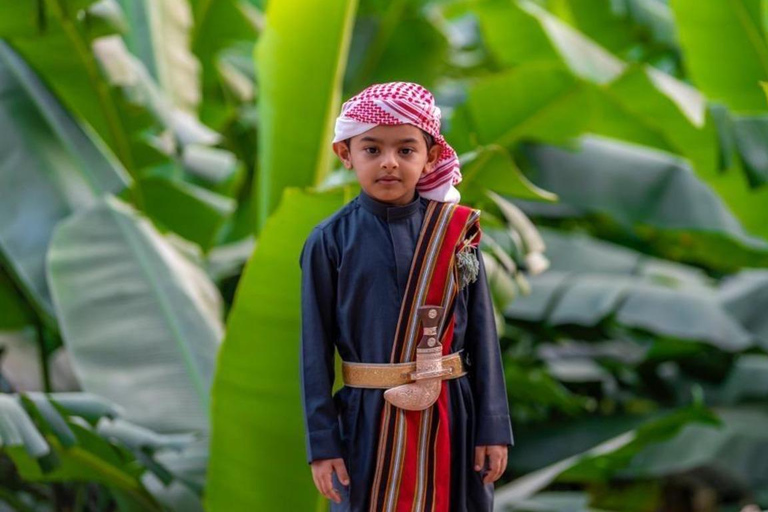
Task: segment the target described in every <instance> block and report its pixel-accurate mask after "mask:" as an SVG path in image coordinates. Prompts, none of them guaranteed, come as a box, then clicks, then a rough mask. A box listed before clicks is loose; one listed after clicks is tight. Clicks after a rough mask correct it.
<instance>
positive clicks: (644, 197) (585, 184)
mask: <svg viewBox="0 0 768 512" xmlns="http://www.w3.org/2000/svg"><path fill="white" fill-rule="evenodd" d="M525 153H526V156H527V158H528V160H529V162H530V164H531V166H532V167H533V171H532V174H533V181H534V182H535V183H536V184H537V185H539V186H540V187H543V188H545V189H547V190H550V191H552V192H554V193H556V194H558V195H559V197H560V199H561V203H562V204H565V205H569V206H571V207H573V208H575V209H576V211H571V212H564V213H563V214H561V213H559V212H558V210H557V207H556V206H552V207H549V206H547V205H544V204H538V203H536V204H530V205H527V206H524V210H525V211H527V212H528V213H529V214H532V215H534V216H541V217H550V218H558V217H563V216H565V217H570V218H573V217H579V216H582V215H584V214H591V215H603V216H606V217H609V218H610V219H612V220H613V221H614V222H617V223H618V224H619V225H620V227H621V229H622V236H626V235H625V233H626V230H632V231H633V232H634V233H636V236H637V237H639V238H641V239H644V240H647V243H650V244H652V245H653V246H654V247H655V248H656V250H657V251H659V253H660V254H661V255H663V256H666V257H669V258H672V259H675V260H681V259H683V260H687V261H691V262H695V263H697V264H702V265H707V266H710V267H713V268H716V269H720V270H726V271H728V270H733V269H736V268H739V267H741V266H747V265H749V266H757V265H764V264H766V263H768V242H766V241H765V240H763V239H760V238H756V237H754V236H751V235H750V234H749V233H747V232H746V231H745V230H744V228H743V227H742V225H741V224H740V223H739V220H744V219H743V215H740V214H748V215H751V216H756V217H762V219H763V222H764V223H765V222H766V221H768V215H767V214H766V213H765V211H764V210H763V211H756V212H753V211H749V212H747V210H746V208H742V207H740V208H738V209H737V210H736V211H735V213H736V214H737V216H738V217H739V218H738V220H737V218H736V217H735V216H734V214H733V213H731V211H730V210H729V209H728V207H727V205H726V204H723V201H722V199H721V198H720V197H718V195H717V194H716V193H714V192H713V190H712V189H711V188H710V187H709V186H707V185H706V184H705V183H702V182H701V180H699V179H698V178H697V176H696V175H695V174H694V173H693V170H692V169H691V167H690V166H688V165H687V164H686V163H685V162H683V161H681V160H680V159H679V158H675V157H672V156H671V155H665V154H662V153H659V152H658V151H652V150H649V149H647V148H642V147H637V146H635V145H630V144H625V143H620V142H618V141H612V140H606V139H601V138H595V137H585V138H582V139H581V140H580V143H579V148H578V151H566V150H563V149H560V148H555V147H551V146H545V145H541V144H536V145H530V146H528V147H527V148H526V151H525ZM732 177H733V178H734V179H738V180H740V178H739V177H738V176H733V175H732ZM750 204H751V203H750ZM755 234H760V235H765V234H768V231H766V230H765V227H764V226H763V229H762V231H760V232H758V233H755ZM662 237H663V238H662Z"/></svg>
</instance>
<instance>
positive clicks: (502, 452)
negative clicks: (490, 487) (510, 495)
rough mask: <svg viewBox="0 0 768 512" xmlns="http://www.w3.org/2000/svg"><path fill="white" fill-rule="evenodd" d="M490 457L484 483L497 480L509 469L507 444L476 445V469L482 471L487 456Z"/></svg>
mask: <svg viewBox="0 0 768 512" xmlns="http://www.w3.org/2000/svg"><path fill="white" fill-rule="evenodd" d="M486 457H488V459H489V461H488V473H487V474H486V475H485V478H483V483H484V484H489V483H491V482H495V481H496V480H498V479H499V477H500V476H501V475H502V473H504V470H505V469H507V445H505V444H493V445H489V446H476V447H475V471H482V469H483V468H484V467H485V458H486Z"/></svg>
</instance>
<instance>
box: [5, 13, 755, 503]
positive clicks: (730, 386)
mask: <svg viewBox="0 0 768 512" xmlns="http://www.w3.org/2000/svg"><path fill="white" fill-rule="evenodd" d="M763 18H764V5H763V3H762V2H761V1H760V0H738V1H733V2H693V1H691V0H670V1H669V2H667V1H666V0H589V1H587V0H433V1H427V0H419V1H408V2H406V1H397V0H396V1H392V2H384V1H381V0H361V1H360V2H357V1H353V0H333V1H330V2H316V1H308V0H295V1H286V2H269V3H267V2H265V1H259V0H217V1H215V2H214V1H212V0H161V1H155V2H153V1H149V0H99V1H94V0H41V1H39V2H12V1H10V0H0V131H1V132H2V134H3V137H2V138H0V149H1V150H0V347H2V350H0V392H2V394H0V474H2V478H0V509H2V510H5V509H10V510H184V511H188V510H192V511H193V510H202V509H203V506H204V505H205V508H207V509H209V510H232V509H233V507H247V508H252V509H254V510H262V509H264V510H271V509H286V510H288V509H290V510H318V509H323V508H324V507H326V506H327V504H326V503H325V502H324V501H323V500H320V499H319V498H318V495H317V493H316V491H315V489H314V486H313V485H312V481H311V478H310V476H309V470H308V468H307V465H306V462H305V459H304V453H303V446H304V441H303V430H302V429H303V424H302V420H301V409H300V398H299V391H298V387H297V385H296V379H295V378H294V377H293V375H294V374H293V373H292V372H293V370H291V368H295V367H296V365H297V357H296V356H297V349H298V340H299V321H300V317H299V311H298V304H299V303H298V297H299V275H300V274H299V268H298V251H299V250H300V246H301V243H302V242H303V240H304V238H305V237H306V235H307V234H308V232H309V230H310V229H311V228H312V227H313V226H314V225H315V224H316V223H317V222H319V221H320V220H322V219H323V218H325V217H326V216H328V215H330V214H331V213H332V212H333V211H335V210H336V209H337V208H338V207H340V206H341V205H342V204H344V203H345V202H347V201H349V200H350V199H352V198H353V197H354V195H356V194H357V192H358V190H359V188H358V186H357V184H356V181H355V178H354V175H353V174H351V173H350V172H349V171H346V170H345V169H343V168H342V167H341V166H340V165H338V162H336V160H335V159H334V157H333V154H332V153H331V151H330V143H329V141H330V139H331V134H332V127H333V125H332V123H333V119H334V118H335V116H336V115H337V111H338V109H339V107H340V105H341V101H343V100H344V99H346V98H348V97H349V96H351V95H353V94H355V93H356V92H358V91H359V90H360V89H362V88H363V87H365V86H367V85H369V84H370V83H373V82H383V81H394V80H403V81H416V82H419V83H421V84H423V85H424V86H426V87H427V88H429V89H430V90H432V91H433V92H434V93H435V95H436V98H437V101H438V104H439V105H440V107H441V109H442V111H443V132H444V133H445V135H446V137H447V139H448V140H449V141H450V142H451V144H452V145H453V146H454V147H455V148H456V150H457V152H458V153H459V156H460V159H461V162H462V170H463V173H464V181H463V182H462V184H461V185H460V191H461V192H462V197H463V199H462V202H464V203H465V204H470V205H472V206H475V207H477V208H481V209H483V211H484V217H483V218H484V220H483V225H484V231H485V236H484V237H483V249H484V257H485V259H486V262H487V268H488V271H489V278H490V280H491V286H492V290H493V296H494V302H495V309H496V313H497V323H498V326H499V333H500V343H501V346H502V350H503V355H504V366H505V373H506V379H507V386H508V393H509V399H510V408H511V412H512V414H513V428H514V430H515V434H516V435H515V437H516V445H515V447H513V449H512V450H511V452H510V462H509V467H508V469H507V472H506V474H505V476H504V477H503V478H502V480H501V481H499V482H498V483H497V486H498V489H497V508H498V509H499V510H518V511H523V510H526V511H527V510H531V511H533V510H536V511H543V510H555V511H560V510H574V511H576V510H598V509H599V510H615V511H625V510H626V511H629V510H631V511H657V510H664V511H667V510H668V511H672V510H706V511H709V510H739V509H740V508H741V507H743V506H744V505H746V504H749V503H756V504H758V505H760V506H762V507H768V482H767V481H766V477H765V475H767V474H768V468H766V466H765V464H766V463H765V460H768V458H766V457H765V453H766V449H768V439H766V437H765V435H764V432H763V430H764V429H762V426H761V425H762V424H763V421H766V418H765V406H766V403H768V377H766V376H767V375H768V354H766V349H768V324H766V320H765V313H764V312H765V310H766V307H768V271H766V267H768V228H767V226H768V208H766V207H765V205H766V204H768V195H767V194H768V188H766V183H767V182H768V179H767V178H768V143H767V142H766V141H767V140H768V139H767V138H766V133H768V129H767V128H766V126H768V125H767V124H766V119H768V117H766V116H768V101H767V100H766V94H765V91H764V90H763V86H764V84H765V83H766V82H768V76H767V75H768V45H767V44H766V27H765V23H764V19H763ZM531 221H533V224H532V223H531ZM534 225H535V226H536V227H534ZM209 469H210V471H209ZM235 504H236V505H235ZM246 504H247V505H246ZM2 507H5V508H2Z"/></svg>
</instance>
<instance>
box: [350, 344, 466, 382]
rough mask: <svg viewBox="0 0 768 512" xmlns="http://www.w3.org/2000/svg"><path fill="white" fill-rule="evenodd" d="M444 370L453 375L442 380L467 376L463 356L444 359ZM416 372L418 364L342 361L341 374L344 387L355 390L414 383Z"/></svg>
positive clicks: (455, 355) (444, 357)
mask: <svg viewBox="0 0 768 512" xmlns="http://www.w3.org/2000/svg"><path fill="white" fill-rule="evenodd" d="M442 362H443V368H450V369H451V373H448V374H447V375H443V376H441V377H440V378H441V379H442V380H448V379H458V378H459V377H461V376H463V375H466V374H467V372H466V371H464V365H463V364H462V361H461V354H460V353H459V352H454V353H453V354H448V355H447V356H443V358H442ZM415 371H416V362H415V361H412V362H408V363H391V364H375V363H351V362H347V361H342V363H341V373H342V377H343V380H344V385H345V386H349V387H353V388H384V389H388V388H392V387H395V386H400V385H401V384H408V383H409V382H413V379H412V378H411V373H412V372H415Z"/></svg>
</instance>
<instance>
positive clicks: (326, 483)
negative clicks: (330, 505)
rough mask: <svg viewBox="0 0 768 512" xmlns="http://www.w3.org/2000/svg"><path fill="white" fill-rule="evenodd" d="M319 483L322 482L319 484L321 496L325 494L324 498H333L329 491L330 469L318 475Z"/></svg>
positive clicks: (330, 484)
mask: <svg viewBox="0 0 768 512" xmlns="http://www.w3.org/2000/svg"><path fill="white" fill-rule="evenodd" d="M320 483H321V484H322V485H321V487H322V489H321V491H322V493H323V496H325V497H326V498H331V499H333V497H332V496H331V491H332V490H333V480H332V479H331V472H330V471H328V472H327V473H324V474H323V475H322V476H321V477H320Z"/></svg>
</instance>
